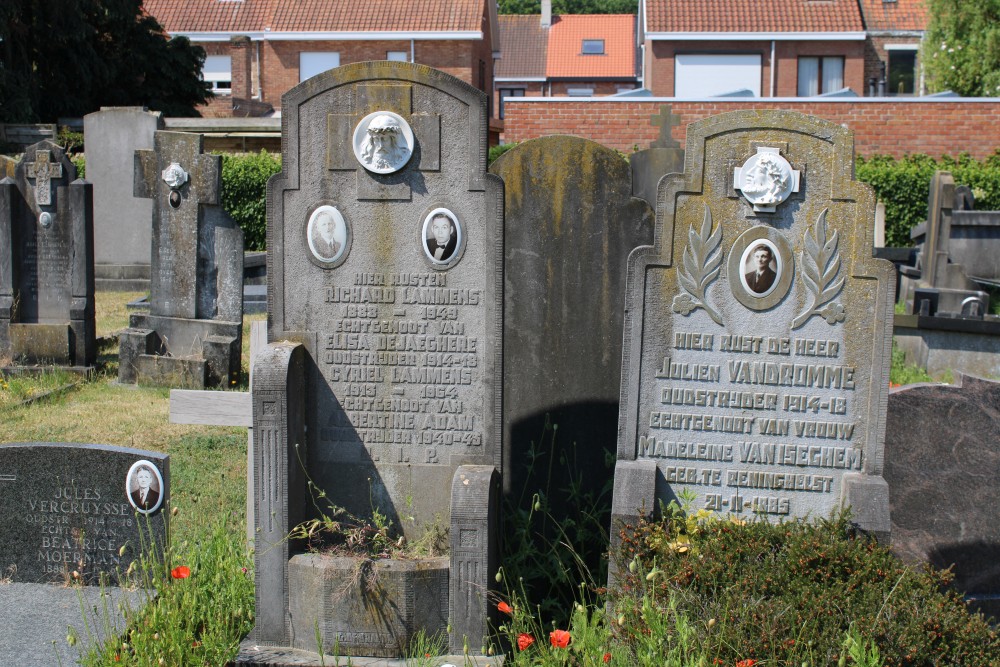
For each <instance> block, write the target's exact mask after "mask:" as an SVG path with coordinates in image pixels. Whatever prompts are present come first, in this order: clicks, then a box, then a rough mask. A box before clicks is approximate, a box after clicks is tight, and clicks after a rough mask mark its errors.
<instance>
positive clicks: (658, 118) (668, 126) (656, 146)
mask: <svg viewBox="0 0 1000 667" xmlns="http://www.w3.org/2000/svg"><path fill="white" fill-rule="evenodd" d="M650 122H651V123H652V124H653V125H655V126H656V127H659V128H660V136H658V137H657V138H656V140H655V141H653V142H652V143H651V144H650V145H649V148H647V149H645V150H641V151H636V152H634V153H632V154H631V155H629V156H628V160H629V164H630V165H631V167H632V196H634V197H639V198H641V199H645V200H646V201H647V202H649V205H650V206H652V207H653V208H655V207H656V191H657V190H656V186H657V184H658V183H659V182H660V179H661V178H663V177H664V176H665V175H666V174H672V173H677V172H680V171H682V170H683V169H684V149H683V148H681V145H680V142H678V141H677V140H676V139H674V138H673V135H671V131H672V130H673V128H674V127H675V126H677V125H680V122H681V117H680V116H678V115H676V114H674V113H673V112H672V110H671V107H670V105H669V104H664V105H663V106H661V107H660V111H659V113H657V114H656V115H655V116H652V117H651V118H650Z"/></svg>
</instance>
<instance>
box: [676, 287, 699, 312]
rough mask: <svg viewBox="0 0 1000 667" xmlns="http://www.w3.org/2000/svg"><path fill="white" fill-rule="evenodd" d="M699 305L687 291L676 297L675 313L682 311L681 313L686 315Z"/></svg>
mask: <svg viewBox="0 0 1000 667" xmlns="http://www.w3.org/2000/svg"><path fill="white" fill-rule="evenodd" d="M697 307H698V304H696V303H695V302H694V299H692V298H691V295H690V294H688V293H687V292H683V293H681V294H678V295H677V296H675V297H674V305H673V309H674V312H675V313H680V314H681V315H684V316H685V317H686V316H687V315H688V314H689V313H690V312H691V311H692V310H694V309H695V308H697Z"/></svg>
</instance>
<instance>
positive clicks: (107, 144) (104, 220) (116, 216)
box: [83, 107, 163, 291]
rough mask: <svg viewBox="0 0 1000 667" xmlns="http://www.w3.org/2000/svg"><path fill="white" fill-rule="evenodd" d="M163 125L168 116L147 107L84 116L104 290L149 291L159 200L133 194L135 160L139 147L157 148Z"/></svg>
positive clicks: (97, 261)
mask: <svg viewBox="0 0 1000 667" xmlns="http://www.w3.org/2000/svg"><path fill="white" fill-rule="evenodd" d="M162 129H163V118H162V114H161V113H160V112H158V111H147V110H146V109H145V108H143V107H102V108H101V110H100V111H95V112H94V113H91V114H87V115H86V116H84V117H83V134H84V137H85V139H86V142H87V180H89V181H90V182H91V183H93V184H94V272H95V273H94V276H95V281H96V285H97V289H99V290H128V291H147V290H148V289H149V262H150V259H149V258H150V248H151V247H152V229H153V202H152V201H151V200H150V199H146V198H141V197H136V196H135V195H134V194H133V192H132V178H133V164H132V162H133V156H134V155H135V152H136V151H137V150H152V149H153V134H154V133H155V132H156V131H157V130H162Z"/></svg>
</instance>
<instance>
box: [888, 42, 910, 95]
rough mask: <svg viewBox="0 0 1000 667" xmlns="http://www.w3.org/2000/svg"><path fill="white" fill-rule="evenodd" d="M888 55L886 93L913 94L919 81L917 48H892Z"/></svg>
mask: <svg viewBox="0 0 1000 667" xmlns="http://www.w3.org/2000/svg"><path fill="white" fill-rule="evenodd" d="M886 55H887V56H888V57H889V72H888V75H887V76H888V79H889V80H888V81H887V82H886V91H885V93H886V95H890V96H891V95H913V94H914V93H915V92H916V81H917V50H916V49H915V48H914V49H891V50H887V51H886Z"/></svg>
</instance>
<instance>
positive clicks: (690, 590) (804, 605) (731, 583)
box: [611, 505, 1000, 667]
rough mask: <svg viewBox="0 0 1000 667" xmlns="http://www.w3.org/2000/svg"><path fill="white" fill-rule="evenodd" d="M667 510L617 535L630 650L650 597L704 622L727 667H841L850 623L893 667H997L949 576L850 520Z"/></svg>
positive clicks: (704, 637) (643, 628) (984, 633)
mask: <svg viewBox="0 0 1000 667" xmlns="http://www.w3.org/2000/svg"><path fill="white" fill-rule="evenodd" d="M665 514H667V518H666V519H665V520H663V521H655V522H645V523H640V524H639V525H638V526H637V527H636V528H635V529H629V528H623V529H622V532H621V533H620V534H621V535H622V538H623V547H622V550H621V552H620V553H619V554H618V556H619V558H618V561H617V562H618V565H619V571H620V572H622V573H623V581H622V584H623V585H622V586H621V587H620V589H619V590H616V591H612V593H611V595H612V603H613V608H614V609H615V614H617V622H618V624H619V627H620V628H621V633H624V634H625V635H626V636H625V637H621V639H622V640H623V641H625V642H626V643H628V637H629V636H633V637H634V638H635V640H636V641H640V640H641V639H642V637H644V636H645V635H646V634H647V633H648V632H649V628H650V625H651V621H650V620H649V619H650V618H651V610H649V609H646V608H644V606H643V603H644V601H647V606H648V600H649V599H652V600H653V602H654V604H655V605H656V607H657V611H656V612H654V613H652V616H657V615H659V614H662V615H670V614H676V613H680V614H682V615H684V616H685V617H687V618H689V619H700V620H701V621H702V622H701V623H697V624H695V626H694V627H695V628H697V630H698V633H699V639H700V642H701V643H702V646H705V647H707V651H708V653H709V654H711V655H713V656H716V657H717V658H718V659H721V662H722V664H730V665H731V664H733V663H734V662H736V661H738V660H745V659H748V658H750V659H753V660H756V661H761V662H762V663H763V664H768V665H796V666H798V665H801V664H803V663H804V662H807V663H808V664H810V665H815V664H837V662H838V660H840V658H841V656H842V653H843V651H844V637H845V635H846V634H848V633H849V631H850V630H851V628H852V627H856V628H861V629H863V631H864V634H865V636H866V637H870V638H871V639H872V640H873V641H874V644H875V645H876V646H877V648H878V650H879V652H880V655H881V659H882V660H883V661H884V664H885V665H887V666H889V667H901V666H904V665H905V666H916V665H951V666H955V667H957V666H961V665H969V666H972V665H976V666H980V665H988V664H1000V638H998V636H997V634H996V632H995V631H994V630H993V629H991V627H990V626H989V625H988V624H987V622H986V621H985V620H984V619H983V617H982V616H979V615H972V614H970V613H969V612H968V611H967V609H966V607H965V603H964V602H963V600H962V597H961V596H960V595H958V594H957V593H956V592H954V591H950V590H948V589H947V586H948V584H949V583H950V581H951V579H952V575H951V574H950V573H949V572H942V571H934V570H931V569H930V568H927V569H923V568H920V569H915V568H912V567H908V566H906V565H904V564H903V563H901V562H900V561H899V560H897V559H896V558H895V556H894V555H893V554H892V552H891V551H890V550H889V549H888V548H886V547H884V546H880V545H878V544H877V543H875V542H874V540H872V539H869V538H867V537H865V536H863V535H859V534H858V531H856V530H855V529H853V527H852V525H851V523H850V522H849V520H848V519H847V518H846V517H844V516H839V517H835V518H832V519H829V520H824V521H818V522H814V523H808V522H805V521H789V522H786V523H782V524H778V525H772V524H769V523H766V522H764V521H750V522H748V523H744V522H742V521H734V520H723V519H718V518H714V517H712V516H709V515H708V513H706V512H701V513H699V514H697V515H694V516H690V515H688V516H684V514H683V512H682V511H681V510H680V509H679V508H677V507H676V505H672V506H671V508H669V509H668V510H667V511H666V512H665ZM671 605H676V610H674V609H673V608H672V606H671ZM841 664H844V663H841Z"/></svg>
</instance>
